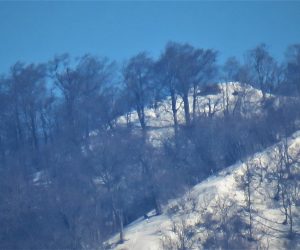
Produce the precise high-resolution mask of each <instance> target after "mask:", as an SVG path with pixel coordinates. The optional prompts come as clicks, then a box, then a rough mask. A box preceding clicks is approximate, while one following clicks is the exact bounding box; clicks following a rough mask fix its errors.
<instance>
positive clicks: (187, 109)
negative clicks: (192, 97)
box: [182, 93, 191, 126]
mask: <svg viewBox="0 0 300 250" xmlns="http://www.w3.org/2000/svg"><path fill="white" fill-rule="evenodd" d="M182 100H183V106H184V116H185V124H186V125H187V126H189V125H190V124H191V116H190V104H189V97H188V93H187V94H184V95H183V96H182Z"/></svg>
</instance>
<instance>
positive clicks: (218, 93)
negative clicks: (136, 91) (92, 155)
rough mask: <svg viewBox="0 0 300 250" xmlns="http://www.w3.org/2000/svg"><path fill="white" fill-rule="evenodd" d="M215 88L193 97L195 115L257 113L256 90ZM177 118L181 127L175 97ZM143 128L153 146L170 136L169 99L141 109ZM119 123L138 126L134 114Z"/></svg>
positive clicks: (259, 96) (180, 110) (230, 86)
mask: <svg viewBox="0 0 300 250" xmlns="http://www.w3.org/2000/svg"><path fill="white" fill-rule="evenodd" d="M217 86H218V87H219V88H218V89H217V90H216V89H212V90H205V89H204V90H202V91H200V92H199V93H198V94H197V97H196V106H195V113H197V114H201V115H204V116H214V115H223V114H224V110H227V111H228V112H229V113H231V114H232V113H234V112H241V113H242V114H244V115H248V116H252V115H253V114H257V113H259V112H260V105H261V102H260V101H261V100H262V93H261V91H260V90H258V89H256V88H253V87H252V86H250V85H246V84H241V83H238V82H229V83H220V84H218V85H217ZM189 105H190V112H193V96H192V93H191V94H190V96H189ZM176 106H177V110H178V111H177V116H178V122H179V124H184V122H185V118H184V108H183V102H182V99H181V98H180V97H179V96H178V97H177V105H176ZM145 118H146V119H145V120H146V125H147V127H148V128H149V130H148V135H149V139H150V141H153V142H154V143H155V142H156V141H158V142H159V141H160V140H161V139H164V138H167V137H168V136H171V135H172V134H173V127H172V126H173V116H172V108H171V99H170V97H168V98H167V99H166V100H164V101H162V102H160V103H158V107H157V108H156V109H154V108H146V109H145ZM117 122H118V123H119V124H124V125H125V124H126V123H127V122H130V123H131V124H132V125H133V126H135V127H140V124H139V119H138V115H137V112H136V111H133V112H131V113H130V114H128V115H127V116H126V115H124V116H121V117H120V118H119V119H118V121H117Z"/></svg>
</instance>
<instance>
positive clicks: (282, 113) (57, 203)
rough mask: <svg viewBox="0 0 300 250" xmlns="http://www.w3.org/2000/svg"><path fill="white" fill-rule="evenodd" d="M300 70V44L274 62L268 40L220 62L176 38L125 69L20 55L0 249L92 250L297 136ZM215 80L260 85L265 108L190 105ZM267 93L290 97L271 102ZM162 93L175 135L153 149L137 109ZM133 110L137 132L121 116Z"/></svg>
mask: <svg viewBox="0 0 300 250" xmlns="http://www.w3.org/2000/svg"><path fill="white" fill-rule="evenodd" d="M299 72H300V46H299V45H294V46H291V47H289V49H288V53H287V56H286V61H285V62H284V63H282V64H279V63H278V62H276V60H275V59H274V58H273V57H272V56H271V55H270V54H269V52H268V50H267V47H266V46H265V45H259V46H257V47H256V48H254V49H252V50H250V51H249V52H248V53H247V57H246V60H245V62H244V63H240V62H238V60H237V59H235V58H230V59H229V60H228V61H227V62H226V63H225V64H224V65H223V66H218V65H217V52H216V51H214V50H212V49H198V48H195V47H193V46H191V45H189V44H179V43H174V42H172V43H168V44H167V45H166V47H165V49H164V51H163V53H162V54H161V56H160V57H159V58H158V59H156V60H154V59H153V58H151V57H150V56H149V55H147V54H146V53H144V52H143V53H140V54H138V55H136V56H134V57H132V58H131V59H129V60H128V61H127V62H126V63H125V64H124V66H123V67H120V65H118V64H117V63H116V62H113V61H111V60H109V59H107V58H99V57H95V56H92V55H85V56H82V57H80V58H78V59H76V60H72V58H70V56H68V55H62V56H58V57H55V58H54V59H53V60H51V61H50V62H48V63H43V64H29V65H27V64H23V63H16V64H15V65H13V66H12V67H11V70H10V72H9V73H7V74H6V75H3V76H2V77H1V79H0V190H1V192H0V199H1V203H0V223H1V225H2V226H1V228H0V248H5V249H6V248H14V249H19V248H22V249H24V248H26V249H27V248H28V249H53V248H74V249H79V248H91V247H96V246H99V243H100V242H102V241H103V240H104V239H106V238H107V237H108V236H109V235H111V234H112V233H115V232H117V231H120V237H121V238H120V240H121V241H122V240H123V237H124V236H123V227H124V224H127V223H129V222H131V221H133V220H134V219H136V218H137V217H139V216H140V215H142V214H144V213H145V212H146V211H149V210H150V209H153V208H154V209H155V210H156V212H157V213H158V214H159V213H161V205H162V203H164V202H165V201H166V200H167V199H168V198H170V197H172V196H174V195H176V194H177V195H178V194H179V193H180V191H182V190H183V187H184V186H187V185H188V186H190V185H194V184H195V183H197V182H199V181H200V180H202V179H203V178H205V177H207V176H208V175H209V174H211V172H212V171H215V170H218V169H220V168H223V167H226V166H228V165H230V164H232V163H233V162H235V161H236V160H238V159H240V158H241V157H242V156H245V155H247V154H250V153H252V152H255V151H257V150H259V149H261V148H263V147H265V146H267V145H269V144H271V143H273V142H274V141H276V140H277V139H278V136H280V135H286V134H289V133H291V132H293V131H294V130H295V128H296V125H295V120H296V119H298V118H299V112H298V109H296V108H295V107H297V105H299V98H298V97H299V93H300V75H299ZM216 81H225V82H230V81H240V82H241V83H244V84H251V85H255V86H257V87H258V88H259V89H260V90H261V91H262V93H263V100H262V104H263V108H264V111H265V112H263V115H258V116H257V117H255V119H253V117H246V116H243V115H242V114H241V112H234V113H231V112H229V109H226V108H225V109H224V115H223V116H215V115H210V116H209V117H207V116H204V115H203V114H201V113H199V112H197V109H196V100H197V98H198V96H199V94H204V93H205V91H207V89H209V88H204V87H203V86H206V85H207V84H209V83H214V82H216ZM275 93H276V94H279V95H289V96H292V97H291V98H289V99H284V98H283V99H282V100H281V101H280V103H279V104H278V105H273V102H274V100H275V99H274V98H273V99H272V98H267V95H270V94H275ZM166 96H169V97H170V99H171V104H172V105H171V110H169V111H170V112H171V113H172V117H173V125H174V131H175V133H174V137H172V138H168V140H165V141H164V142H163V143H162V146H160V147H155V146H154V145H152V144H151V143H150V142H149V141H148V140H147V131H148V126H147V119H146V117H145V109H146V108H150V107H152V108H156V107H157V105H159V103H160V102H161V101H163V100H164V98H165V97H166ZM189 97H192V98H189ZM226 98H227V101H228V100H229V96H228V93H227V96H226ZM241 98H242V97H241ZM178 99H180V100H182V103H183V108H184V117H185V123H184V124H180V123H179V121H178V117H177V113H178V109H179V108H178V106H177V100H178ZM190 100H192V104H191V103H190ZM227 103H228V102H227ZM227 107H228V106H227ZM190 109H192V110H190ZM132 111H136V112H137V114H138V118H139V122H140V127H141V133H139V132H138V131H137V130H136V129H133V128H132V126H130V123H128V124H127V125H128V126H122V125H120V124H118V123H117V118H118V117H120V116H121V115H124V116H126V114H128V113H130V112H132Z"/></svg>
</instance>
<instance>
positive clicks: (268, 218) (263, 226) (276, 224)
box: [108, 131, 300, 250]
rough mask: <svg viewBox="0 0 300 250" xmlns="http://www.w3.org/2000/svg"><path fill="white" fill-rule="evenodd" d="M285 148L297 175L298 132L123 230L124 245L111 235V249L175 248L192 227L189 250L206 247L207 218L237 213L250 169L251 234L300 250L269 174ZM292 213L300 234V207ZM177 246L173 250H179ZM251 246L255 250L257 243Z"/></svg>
mask: <svg viewBox="0 0 300 250" xmlns="http://www.w3.org/2000/svg"><path fill="white" fill-rule="evenodd" d="M285 145H286V146H287V147H286V148H288V150H287V152H288V154H289V157H290V158H293V159H294V163H293V164H295V168H294V169H296V171H298V173H299V171H300V170H299V163H298V160H300V159H299V153H300V131H299V132H296V133H294V134H293V135H292V136H291V137H290V138H289V139H288V140H287V141H286V143H284V141H283V142H280V143H278V144H276V145H274V146H271V147H269V148H267V149H266V150H264V151H262V152H260V153H257V154H255V155H254V156H252V157H249V158H248V159H246V160H245V162H243V163H242V162H239V163H236V164H235V165H233V166H231V167H229V168H227V169H225V170H223V171H221V172H220V173H218V174H217V175H216V176H212V177H210V178H208V179H207V180H205V181H203V182H201V183H200V184H198V185H196V186H195V187H194V188H192V189H191V190H189V191H188V192H187V193H186V195H184V196H183V197H182V198H179V199H175V200H172V201H170V202H169V203H168V204H167V205H166V206H165V207H164V212H163V214H162V215H160V216H150V218H149V220H144V219H143V218H140V219H138V220H137V221H135V222H133V223H132V224H130V225H129V226H128V227H127V228H125V239H126V240H125V242H124V243H123V244H119V245H118V244H115V243H116V242H117V239H118V236H115V237H113V238H112V239H111V240H110V241H109V242H108V244H109V245H111V248H112V249H119V250H121V249H123V250H125V249H128V250H129V249H130V250H150V249H151V250H152V249H153V250H154V249H163V248H162V242H165V243H166V242H167V243H168V242H169V243H170V242H172V244H175V243H176V242H178V238H179V237H178V231H180V230H181V231H183V228H184V227H186V228H187V227H189V228H192V229H193V234H192V236H191V237H190V238H194V239H197V240H195V242H194V243H193V247H191V249H201V248H203V243H204V242H205V240H206V239H207V238H208V237H209V234H210V233H213V232H209V231H210V230H213V226H212V228H209V229H208V228H205V226H204V225H205V215H207V214H208V213H210V215H211V216H212V217H214V218H215V221H222V220H223V219H224V217H225V215H226V216H227V215H228V213H231V212H232V213H236V211H238V210H234V209H233V210H232V211H231V210H230V209H229V208H230V207H232V204H235V205H236V206H237V207H240V208H241V207H245V192H244V190H242V189H241V187H240V186H241V185H240V184H241V182H240V180H241V178H242V177H243V176H245V174H246V170H247V166H248V169H250V171H251V173H255V176H254V177H253V182H252V184H251V186H252V188H253V190H252V199H253V204H252V210H253V234H254V238H255V239H256V240H257V243H256V244H258V243H259V248H263V249H284V248H287V249H300V242H299V240H300V237H299V234H296V236H295V237H294V239H293V241H292V242H291V241H290V240H289V239H288V238H287V233H288V229H289V225H288V224H283V223H282V222H283V220H284V215H283V212H282V206H281V203H280V201H276V200H274V198H273V197H274V194H275V192H276V188H275V186H274V185H275V184H274V179H272V178H271V177H270V176H271V173H274V172H275V171H276V168H278V164H279V163H280V162H281V161H280V160H281V159H282V157H281V156H282V154H281V153H282V151H281V149H283V148H284V146H285ZM299 182H300V180H299V179H298V180H296V186H297V187H298V191H300V189H299V188H300V187H299ZM228 204H231V205H228ZM224 208H228V209H227V210H226V209H224ZM291 209H292V213H293V219H294V231H295V232H298V233H299V232H300V219H299V215H300V209H299V203H295V204H293V206H292V208H291ZM208 211H209V212H208ZM224 211H227V214H224ZM152 213H153V212H152ZM242 217H243V220H245V221H247V219H248V214H247V213H246V214H245V215H242ZM183 222H184V223H183ZM174 226H175V227H174ZM210 226H211V225H210ZM176 228H177V229H176ZM179 229H180V230H179ZM291 243H292V245H291ZM175 245H176V244H175ZM175 245H173V246H171V247H170V248H169V249H175V248H174V246H175ZM169 246H170V244H169ZM249 246H251V244H250V245H249ZM252 246H253V248H256V246H257V245H252ZM242 248H243V247H242Z"/></svg>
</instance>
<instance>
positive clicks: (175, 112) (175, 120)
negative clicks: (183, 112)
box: [170, 90, 178, 136]
mask: <svg viewBox="0 0 300 250" xmlns="http://www.w3.org/2000/svg"><path fill="white" fill-rule="evenodd" d="M170 93H171V102H172V114H173V122H174V130H175V136H177V134H178V119H177V107H176V97H175V91H174V90H171V91H170Z"/></svg>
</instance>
